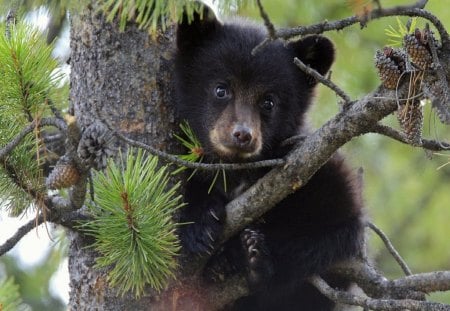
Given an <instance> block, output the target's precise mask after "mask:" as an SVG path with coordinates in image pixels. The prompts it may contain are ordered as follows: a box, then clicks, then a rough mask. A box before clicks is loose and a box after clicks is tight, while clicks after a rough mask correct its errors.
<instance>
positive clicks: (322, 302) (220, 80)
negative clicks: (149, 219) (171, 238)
mask: <svg viewBox="0 0 450 311" xmlns="http://www.w3.org/2000/svg"><path fill="white" fill-rule="evenodd" d="M266 37H267V34H266V30H265V28H264V27H260V26H255V25H253V24H251V23H249V22H242V21H234V22H230V23H226V22H225V23H221V22H220V21H218V20H217V19H216V17H215V16H214V13H213V12H212V11H211V10H210V9H209V8H207V7H205V8H204V11H203V14H202V17H200V15H199V14H195V15H194V19H193V20H192V21H190V22H188V21H187V18H185V19H184V21H183V22H182V23H181V24H180V25H179V27H178V31H177V53H176V69H175V94H176V102H177V109H178V115H179V118H180V120H182V119H185V120H187V121H188V123H189V125H190V126H191V127H192V129H193V130H194V132H195V133H196V135H197V136H198V138H199V140H200V141H201V143H202V147H203V148H204V157H205V158H204V159H205V161H204V162H206V163H207V162H250V161H255V160H263V159H273V158H280V157H283V156H285V155H286V154H287V153H288V152H289V148H288V147H285V146H284V145H285V144H283V141H285V140H286V139H287V138H289V137H292V136H294V135H298V134H307V131H308V130H307V129H306V128H305V126H304V117H305V113H306V111H307V109H308V107H309V105H310V104H311V100H312V98H313V95H314V94H313V93H314V88H315V86H316V84H317V82H316V81H315V80H314V79H313V78H311V77H310V76H308V75H306V74H305V73H303V72H302V71H301V70H300V69H298V68H297V67H296V66H295V65H294V63H293V60H294V58H295V57H297V58H299V59H301V60H302V61H303V62H304V63H305V64H307V65H309V66H311V67H312V68H314V69H316V70H317V71H318V72H320V73H321V74H326V72H327V71H328V69H329V68H330V66H331V64H332V63H333V60H334V47H333V44H332V43H331V42H330V41H329V40H328V39H327V38H325V37H322V36H308V37H305V38H303V39H301V40H298V41H295V42H287V43H286V42H283V41H281V40H274V41H271V42H270V43H269V44H267V45H266V46H265V47H263V48H262V49H261V50H259V51H258V53H256V54H255V55H252V50H253V49H254V48H255V46H257V45H258V44H259V43H261V42H262V41H263V40H264V39H265V38H266ZM267 171H268V169H256V170H255V169H252V170H246V171H228V172H227V173H226V187H225V186H224V181H219V180H220V179H219V180H218V181H216V182H215V184H214V186H213V188H212V190H211V191H210V192H209V193H208V189H209V187H210V185H211V182H212V179H213V175H214V173H207V172H197V173H196V174H195V175H194V176H193V178H191V179H190V181H189V182H188V185H187V189H186V195H185V200H186V202H187V203H188V206H187V207H186V208H184V210H183V212H182V216H181V218H182V219H181V221H182V222H189V223H190V224H187V225H184V226H182V228H181V229H180V239H181V242H182V245H183V247H184V249H185V251H186V252H187V253H188V254H192V255H202V254H203V255H204V254H205V253H210V252H211V251H212V250H213V248H212V245H214V241H215V240H216V239H217V238H218V237H219V236H220V234H221V231H222V227H223V223H224V218H225V205H226V204H227V203H228V202H229V201H230V200H232V199H233V198H235V197H236V196H238V195H239V194H240V193H242V192H243V191H245V190H246V189H247V188H248V187H249V186H251V185H252V184H253V183H254V182H255V181H256V180H257V179H258V178H260V177H262V176H263V175H264V174H265V173H266V172H267ZM355 180H356V179H355V178H354V176H352V174H351V172H350V170H349V169H348V168H347V167H346V165H345V164H344V163H343V160H342V158H341V157H340V156H339V155H335V156H334V157H333V158H332V159H330V160H329V161H328V163H326V164H325V165H324V166H323V167H322V168H321V169H320V170H319V171H318V172H317V173H316V174H315V175H314V176H313V177H312V178H311V180H310V181H309V182H308V183H307V184H306V185H305V186H303V187H302V188H301V189H299V190H298V191H297V192H295V193H293V194H291V195H290V196H288V197H287V198H285V199H284V200H283V201H281V202H280V203H279V204H277V206H275V207H274V208H272V209H271V210H270V211H269V212H268V213H266V214H265V215H264V216H263V217H262V218H261V219H259V220H258V221H256V222H255V223H254V224H252V225H251V227H249V228H247V229H245V230H244V231H243V232H242V233H241V234H240V235H239V236H237V237H235V238H233V239H231V240H230V241H228V242H227V243H225V245H223V247H222V248H221V249H220V250H219V251H218V252H216V254H215V255H214V256H213V257H212V258H211V260H210V263H209V265H210V266H211V267H212V268H211V269H212V270H211V271H213V270H214V267H213V266H214V265H218V264H219V263H220V265H221V266H224V265H229V267H225V268H224V267H221V268H220V269H223V270H221V271H224V270H226V271H227V273H228V272H229V273H232V272H233V271H234V272H239V271H240V272H243V271H245V272H246V275H247V279H248V283H249V288H250V295H249V296H247V297H243V298H241V299H239V300H238V301H236V302H235V303H234V304H233V305H232V306H227V309H232V310H315V311H318V310H332V309H333V306H334V304H333V303H332V302H331V301H330V300H328V299H326V298H325V297H324V296H322V295H321V294H320V293H319V292H318V291H317V290H316V289H315V288H314V287H313V286H312V285H310V284H309V283H308V282H307V281H305V279H306V278H307V277H308V276H311V275H312V274H320V275H321V276H323V277H324V278H326V279H327V281H328V282H330V284H331V285H332V286H335V287H339V288H342V289H346V288H347V287H348V286H349V284H348V283H347V282H344V281H343V280H338V279H337V278H336V277H332V276H330V275H327V269H328V268H329V267H330V266H331V265H332V264H334V263H336V262H338V261H341V260H346V259H349V258H352V257H354V256H356V255H357V254H358V253H359V252H360V250H361V247H362V244H363V225H362V218H363V213H362V207H361V205H362V204H361V202H360V196H359V194H358V193H359V189H358V187H357V183H356V182H355Z"/></svg>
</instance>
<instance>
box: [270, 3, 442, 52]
mask: <svg viewBox="0 0 450 311" xmlns="http://www.w3.org/2000/svg"><path fill="white" fill-rule="evenodd" d="M424 3H426V1H418V2H417V3H415V4H413V5H409V6H396V7H393V8H387V9H376V10H373V11H371V14H370V17H371V20H374V19H379V18H383V17H389V16H411V17H415V16H418V17H422V18H425V19H427V20H429V21H430V22H431V23H432V24H433V25H434V26H435V27H436V29H437V30H438V32H439V34H440V36H441V40H442V42H443V44H444V45H445V44H448V43H449V41H450V37H449V34H448V32H447V30H446V29H445V27H444V25H443V24H442V22H441V21H440V20H439V19H438V18H437V17H436V16H434V15H433V14H431V13H430V12H428V11H426V10H423V9H422V8H423V6H424V5H425V4H424ZM360 22H361V20H360V18H359V17H358V16H352V17H347V18H344V19H341V20H336V21H332V22H329V21H324V22H321V23H317V24H313V25H308V26H299V27H295V28H284V29H278V30H277V31H276V38H284V39H289V38H292V37H296V36H304V35H307V34H320V33H323V32H326V31H332V30H342V29H344V28H346V27H349V26H352V25H354V24H358V23H360Z"/></svg>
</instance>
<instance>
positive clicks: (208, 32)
mask: <svg viewBox="0 0 450 311" xmlns="http://www.w3.org/2000/svg"><path fill="white" fill-rule="evenodd" d="M194 3H195V4H194V6H195V10H194V12H193V16H192V18H191V19H189V18H188V13H187V12H186V9H185V10H184V12H183V18H182V20H181V23H180V24H179V25H178V29H177V47H178V49H179V50H180V51H181V52H185V51H188V50H190V49H191V48H193V47H196V46H198V45H199V43H201V42H202V41H203V40H205V39H207V38H208V37H211V36H212V35H213V34H214V32H215V31H216V30H217V29H218V28H219V27H221V23H220V22H219V21H218V20H217V18H216V15H215V14H214V11H213V10H212V9H211V8H210V7H208V6H207V5H206V4H204V3H201V2H199V1H195V2H194ZM199 12H200V13H199Z"/></svg>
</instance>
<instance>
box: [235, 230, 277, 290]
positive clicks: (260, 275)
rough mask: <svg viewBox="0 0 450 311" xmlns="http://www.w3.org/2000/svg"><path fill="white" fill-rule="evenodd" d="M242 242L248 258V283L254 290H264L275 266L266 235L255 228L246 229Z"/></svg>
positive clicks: (242, 235)
mask: <svg viewBox="0 0 450 311" xmlns="http://www.w3.org/2000/svg"><path fill="white" fill-rule="evenodd" d="M241 242H242V246H243V248H244V251H245V254H246V256H247V267H248V273H247V281H248V283H249V286H250V288H251V289H252V290H260V289H263V288H264V287H265V286H266V285H267V284H268V281H269V280H270V278H271V277H272V275H273V264H272V259H271V257H270V253H269V249H268V248H267V246H266V242H265V239H264V234H262V233H261V232H260V231H259V230H256V229H253V228H247V229H244V231H243V232H242V233H241Z"/></svg>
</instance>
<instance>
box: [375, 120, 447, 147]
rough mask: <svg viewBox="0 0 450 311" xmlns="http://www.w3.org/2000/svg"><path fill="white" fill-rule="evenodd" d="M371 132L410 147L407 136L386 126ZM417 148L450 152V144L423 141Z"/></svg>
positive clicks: (376, 126) (378, 126)
mask: <svg viewBox="0 0 450 311" xmlns="http://www.w3.org/2000/svg"><path fill="white" fill-rule="evenodd" d="M369 132H370V133H376V134H380V135H384V136H386V137H389V138H392V139H395V140H397V141H399V142H402V143H404V144H407V145H409V143H408V142H407V141H406V138H405V136H404V135H403V134H402V133H400V132H399V131H396V130H395V129H393V128H391V127H389V126H386V125H382V124H376V125H374V126H373V127H372V128H371V129H370V131H369ZM415 147H421V148H424V149H427V150H430V151H442V150H449V149H450V143H448V142H439V141H434V140H428V139H422V142H421V143H420V144H418V145H416V146H415Z"/></svg>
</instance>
